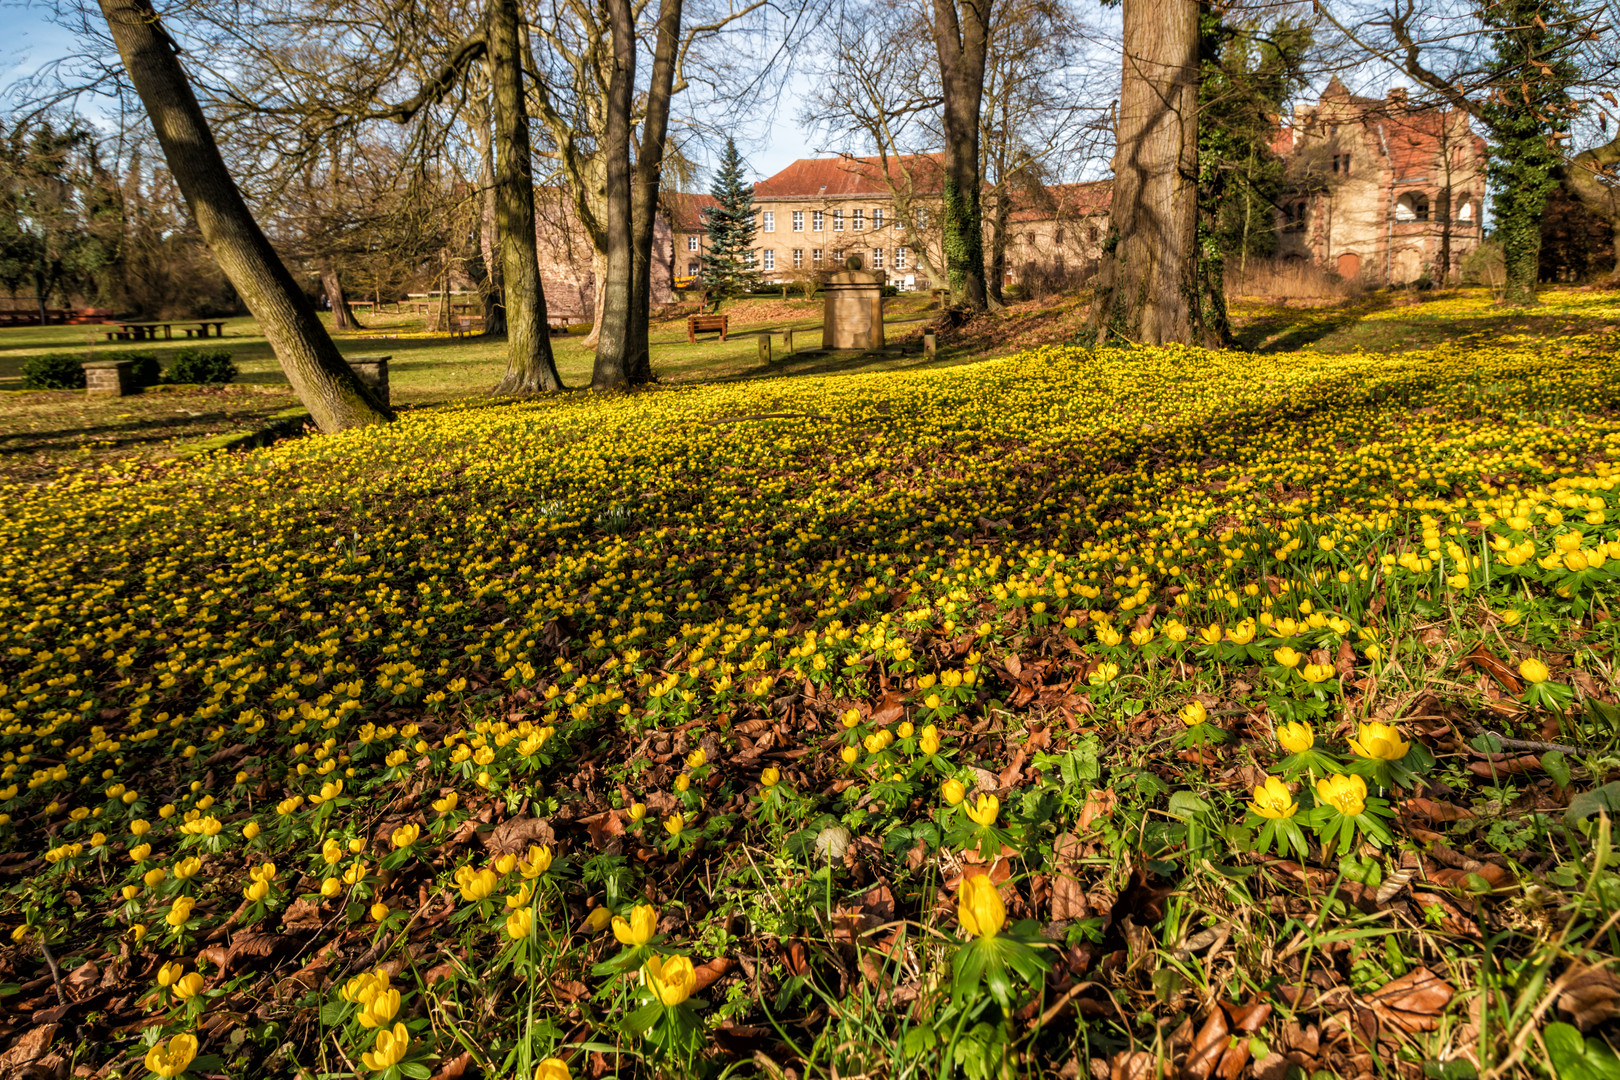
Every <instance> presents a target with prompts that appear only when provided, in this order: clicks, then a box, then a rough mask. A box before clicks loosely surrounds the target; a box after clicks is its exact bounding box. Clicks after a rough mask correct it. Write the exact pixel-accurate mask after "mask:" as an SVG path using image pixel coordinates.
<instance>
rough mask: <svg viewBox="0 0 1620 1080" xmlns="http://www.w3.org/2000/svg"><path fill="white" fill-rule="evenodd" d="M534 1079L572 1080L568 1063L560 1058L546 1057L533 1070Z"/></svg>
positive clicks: (572, 1075) (572, 1076)
mask: <svg viewBox="0 0 1620 1080" xmlns="http://www.w3.org/2000/svg"><path fill="white" fill-rule="evenodd" d="M534 1080H574V1074H573V1073H571V1072H569V1071H568V1063H567V1062H566V1061H564V1060H563V1059H562V1058H554V1057H551V1058H546V1060H544V1061H542V1062H541V1063H540V1064H539V1065H538V1066H537V1067H536V1068H535V1070H534Z"/></svg>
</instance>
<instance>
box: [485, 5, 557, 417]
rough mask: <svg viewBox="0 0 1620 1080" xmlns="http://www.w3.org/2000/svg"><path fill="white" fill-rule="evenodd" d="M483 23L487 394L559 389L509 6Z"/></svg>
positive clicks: (514, 11) (514, 20) (513, 10)
mask: <svg viewBox="0 0 1620 1080" xmlns="http://www.w3.org/2000/svg"><path fill="white" fill-rule="evenodd" d="M487 17H488V19H489V54H488V55H489V68H490V83H491V85H492V86H493V87H494V96H495V157H496V174H495V210H496V213H495V219H496V226H497V228H498V229H499V231H500V237H501V278H502V286H503V294H504V296H505V300H506V374H505V375H503V376H502V377H501V381H500V382H499V383H497V384H496V385H495V392H496V393H497V394H533V393H540V392H543V391H549V390H561V389H562V378H561V377H560V376H559V375H558V374H557V363H556V360H555V359H553V357H552V355H551V334H550V330H549V328H548V326H547V323H546V297H545V292H544V290H543V287H542V286H541V283H540V258H539V253H538V252H537V251H536V248H535V245H536V242H537V237H536V234H535V221H534V174H533V171H532V169H533V163H532V155H531V153H530V149H529V115H528V108H527V106H526V105H525V103H524V92H523V58H522V53H521V50H520V49H519V46H518V19H519V16H518V6H517V0H490V5H489V10H488V16H487Z"/></svg>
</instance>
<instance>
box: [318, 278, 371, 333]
mask: <svg viewBox="0 0 1620 1080" xmlns="http://www.w3.org/2000/svg"><path fill="white" fill-rule="evenodd" d="M321 288H322V289H323V290H324V291H325V292H326V302H327V303H328V304H330V305H332V329H334V330H364V329H365V327H364V326H362V325H360V320H359V319H357V318H355V316H354V309H353V308H351V307H349V294H348V293H346V292H344V291H343V279H342V278H341V277H339V276H338V272H337V270H336V269H335V268H334V267H333V266H332V265H331V264H330V263H326V264H323V265H322V266H321Z"/></svg>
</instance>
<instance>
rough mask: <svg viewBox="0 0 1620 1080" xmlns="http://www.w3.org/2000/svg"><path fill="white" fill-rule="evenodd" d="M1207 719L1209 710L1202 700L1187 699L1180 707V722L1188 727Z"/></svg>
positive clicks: (1195, 725)
mask: <svg viewBox="0 0 1620 1080" xmlns="http://www.w3.org/2000/svg"><path fill="white" fill-rule="evenodd" d="M1208 719H1209V710H1208V709H1206V708H1204V703H1203V702H1202V701H1189V702H1187V704H1185V705H1183V706H1182V707H1181V722H1182V723H1183V724H1186V725H1187V726H1188V727H1197V726H1198V725H1199V724H1202V723H1204V722H1205V721H1206V720H1208Z"/></svg>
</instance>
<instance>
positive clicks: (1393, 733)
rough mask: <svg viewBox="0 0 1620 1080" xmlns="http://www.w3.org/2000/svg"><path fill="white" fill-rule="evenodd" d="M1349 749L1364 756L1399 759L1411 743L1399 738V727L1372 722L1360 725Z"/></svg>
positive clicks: (1383, 759) (1388, 759)
mask: <svg viewBox="0 0 1620 1080" xmlns="http://www.w3.org/2000/svg"><path fill="white" fill-rule="evenodd" d="M1350 749H1352V750H1354V751H1355V752H1356V753H1357V754H1359V755H1361V756H1362V757H1364V758H1374V759H1376V760H1378V761H1399V760H1401V758H1403V757H1405V756H1406V752H1407V751H1408V750H1410V749H1412V744H1411V743H1409V742H1407V741H1406V740H1405V739H1403V738H1401V732H1400V729H1399V728H1396V727H1393V726H1391V725H1389V724H1380V723H1377V722H1373V723H1368V724H1362V725H1361V731H1360V735H1359V736H1358V737H1357V738H1354V739H1351V740H1350Z"/></svg>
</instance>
